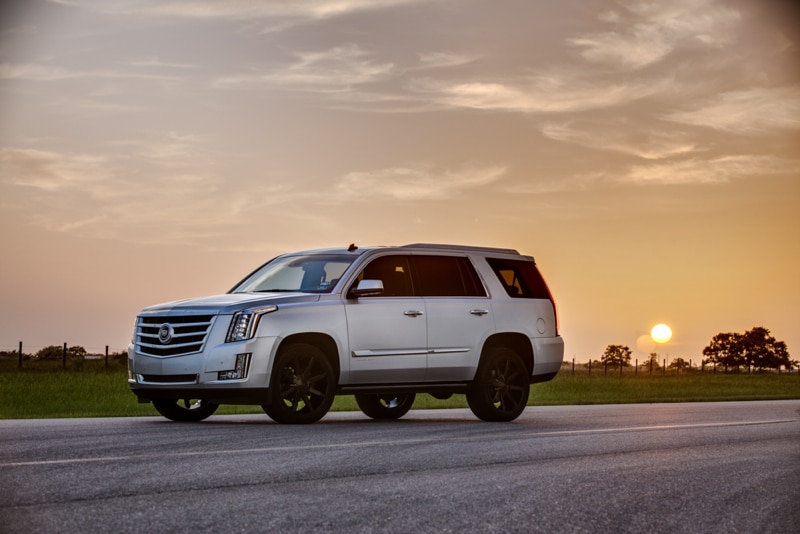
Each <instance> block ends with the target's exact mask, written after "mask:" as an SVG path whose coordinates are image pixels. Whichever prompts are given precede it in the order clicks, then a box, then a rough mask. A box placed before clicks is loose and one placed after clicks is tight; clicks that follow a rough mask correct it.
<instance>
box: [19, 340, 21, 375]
mask: <svg viewBox="0 0 800 534" xmlns="http://www.w3.org/2000/svg"><path fill="white" fill-rule="evenodd" d="M19 368H20V369H22V341H20V342H19Z"/></svg>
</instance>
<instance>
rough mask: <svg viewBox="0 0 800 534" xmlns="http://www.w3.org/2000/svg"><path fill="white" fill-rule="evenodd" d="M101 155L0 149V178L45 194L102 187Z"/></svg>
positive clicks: (103, 171) (103, 172) (103, 167)
mask: <svg viewBox="0 0 800 534" xmlns="http://www.w3.org/2000/svg"><path fill="white" fill-rule="evenodd" d="M107 161H108V159H107V158H106V157H104V156H93V155H85V154H72V155H64V154H58V153H55V152H50V151H46V150H37V149H24V148H12V147H9V148H3V149H0V163H2V169H3V171H2V174H0V179H1V180H2V181H3V182H5V183H7V184H10V185H14V186H20V187H25V188H30V189H37V190H41V191H47V192H58V191H60V190H63V189H66V188H75V187H87V184H94V185H97V184H102V183H103V182H104V180H105V179H106V178H108V177H109V171H108V170H107V169H106V168H105V166H104V164H105V163H107Z"/></svg>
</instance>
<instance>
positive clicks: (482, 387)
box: [467, 347, 530, 421]
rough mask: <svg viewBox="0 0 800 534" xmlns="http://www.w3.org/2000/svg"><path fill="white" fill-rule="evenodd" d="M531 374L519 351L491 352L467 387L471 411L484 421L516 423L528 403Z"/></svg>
mask: <svg viewBox="0 0 800 534" xmlns="http://www.w3.org/2000/svg"><path fill="white" fill-rule="evenodd" d="M528 375H529V372H528V368H527V367H526V366H525V363H524V362H523V361H522V358H520V357H519V355H517V353H516V352H514V351H513V350H511V349H507V348H505V347H497V348H492V349H489V352H488V353H487V354H486V356H485V357H484V358H483V360H482V361H481V363H480V365H479V366H478V371H477V373H475V380H474V381H473V382H472V384H470V385H469V387H468V388H467V404H469V408H470V410H472V413H474V414H475V415H476V416H477V417H478V418H479V419H482V420H484V421H513V420H514V419H516V418H517V417H519V415H520V414H521V413H522V411H523V410H524V409H525V406H526V405H527V404H528V393H529V392H530V378H529V376H528Z"/></svg>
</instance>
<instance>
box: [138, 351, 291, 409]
mask: <svg viewBox="0 0 800 534" xmlns="http://www.w3.org/2000/svg"><path fill="white" fill-rule="evenodd" d="M277 341H278V340H277V338H275V337H257V338H254V339H251V340H248V341H243V342H239V343H221V344H217V345H207V346H206V347H205V348H204V350H203V351H202V352H198V353H194V354H186V355H180V356H166V357H163V356H153V355H148V354H141V353H138V352H136V348H135V345H129V346H128V385H129V386H130V388H131V391H132V392H133V393H134V394H135V395H136V396H137V397H138V398H139V401H140V402H149V401H151V400H153V399H187V398H192V399H209V400H215V401H217V402H220V403H223V402H224V403H227V404H264V403H266V402H267V399H268V398H269V397H268V387H269V380H270V369H271V367H272V358H273V356H274V354H273V353H274V351H273V349H274V348H275V347H276V346H277ZM241 355H245V358H244V359H246V361H247V366H246V369H245V372H244V377H242V378H228V376H229V375H230V373H231V371H233V370H236V369H237V356H239V362H240V363H241V361H242V359H243V358H242V357H241Z"/></svg>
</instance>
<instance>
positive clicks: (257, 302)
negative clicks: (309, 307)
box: [140, 293, 319, 315]
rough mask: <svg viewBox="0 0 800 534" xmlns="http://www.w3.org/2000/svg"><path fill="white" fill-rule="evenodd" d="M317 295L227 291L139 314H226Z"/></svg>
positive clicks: (311, 300) (309, 298)
mask: <svg viewBox="0 0 800 534" xmlns="http://www.w3.org/2000/svg"><path fill="white" fill-rule="evenodd" d="M317 300H319V295H316V294H309V293H227V294H225V295H214V296H211V297H201V298H196V299H186V300H176V301H174V302H165V303H164V304H156V305H155V306H150V307H148V308H145V309H143V310H142V311H141V312H140V315H160V314H165V313H169V314H187V315H195V314H196V315H227V314H234V313H236V312H237V311H241V310H244V309H247V308H252V307H256V306H270V305H274V306H279V305H281V304H290V303H296V302H314V301H317Z"/></svg>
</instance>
